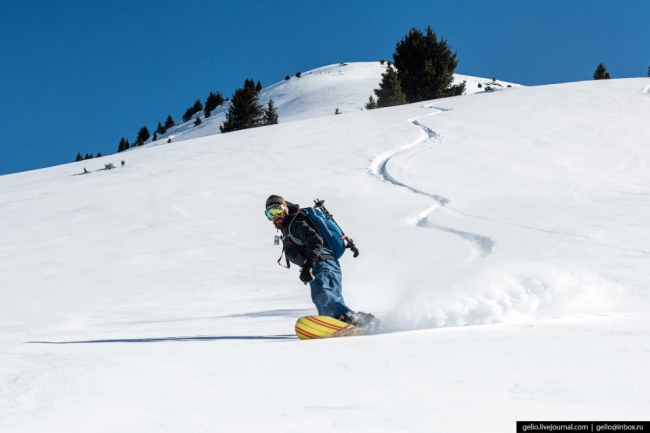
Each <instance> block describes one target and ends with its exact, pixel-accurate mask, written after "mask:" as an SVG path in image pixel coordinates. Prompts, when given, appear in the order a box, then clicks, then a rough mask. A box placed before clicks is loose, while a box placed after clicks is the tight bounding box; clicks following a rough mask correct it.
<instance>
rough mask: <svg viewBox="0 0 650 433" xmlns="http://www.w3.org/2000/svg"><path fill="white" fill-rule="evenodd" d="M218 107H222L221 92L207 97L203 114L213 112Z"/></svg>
mask: <svg viewBox="0 0 650 433" xmlns="http://www.w3.org/2000/svg"><path fill="white" fill-rule="evenodd" d="M220 105H223V95H222V94H221V92H217V93H212V92H210V96H208V99H206V101H205V112H206V113H207V112H208V111H214V109H215V108H217V107H218V106H220ZM206 117H208V116H206Z"/></svg>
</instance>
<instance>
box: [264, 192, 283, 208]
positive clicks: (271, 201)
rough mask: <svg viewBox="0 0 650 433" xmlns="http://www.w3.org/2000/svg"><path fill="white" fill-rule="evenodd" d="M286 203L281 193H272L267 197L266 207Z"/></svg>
mask: <svg viewBox="0 0 650 433" xmlns="http://www.w3.org/2000/svg"><path fill="white" fill-rule="evenodd" d="M282 203H284V199H283V198H282V197H280V196H279V195H272V196H269V198H267V199H266V207H267V208H268V207H269V206H271V205H278V204H282Z"/></svg>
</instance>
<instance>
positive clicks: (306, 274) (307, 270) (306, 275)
mask: <svg viewBox="0 0 650 433" xmlns="http://www.w3.org/2000/svg"><path fill="white" fill-rule="evenodd" d="M311 270H312V265H310V264H308V263H306V264H305V266H303V267H302V270H301V271H300V281H302V282H303V283H305V285H307V283H309V282H310V281H314V280H315V279H316V277H314V274H312V273H311Z"/></svg>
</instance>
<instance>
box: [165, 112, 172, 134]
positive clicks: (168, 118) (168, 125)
mask: <svg viewBox="0 0 650 433" xmlns="http://www.w3.org/2000/svg"><path fill="white" fill-rule="evenodd" d="M172 126H174V119H172V115H171V114H170V115H169V116H167V120H165V131H167V130H168V129H169V128H171V127H172Z"/></svg>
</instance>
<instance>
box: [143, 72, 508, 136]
mask: <svg viewBox="0 0 650 433" xmlns="http://www.w3.org/2000/svg"><path fill="white" fill-rule="evenodd" d="M387 67H388V66H387V65H386V64H384V65H381V64H380V63H379V62H351V63H339V64H335V65H329V66H324V67H322V68H317V69H313V70H311V71H307V72H304V73H302V74H301V77H300V78H298V77H295V76H293V77H291V78H290V79H289V80H284V81H280V82H279V83H275V84H273V85H271V86H268V87H266V88H264V89H262V91H261V92H260V103H262V104H265V105H266V104H267V103H268V101H269V100H270V99H273V102H274V104H275V106H276V107H277V111H278V115H279V116H280V123H287V122H293V121H296V120H305V119H311V118H314V117H321V116H333V115H334V112H335V111H336V109H337V108H338V109H339V111H340V112H341V113H350V112H355V111H362V110H364V107H365V104H366V103H367V102H368V98H369V97H370V96H371V95H372V96H373V98H375V99H377V98H376V96H375V93H374V92H373V90H374V89H377V88H379V83H380V82H381V79H382V77H381V74H383V73H384V72H386V68H387ZM463 81H465V82H466V93H467V94H473V93H479V92H483V93H484V92H485V88H486V86H489V85H491V86H490V87H491V88H492V89H494V90H495V91H499V90H504V89H507V88H508V86H510V87H520V86H519V85H518V84H513V83H508V82H505V81H501V80H496V81H494V79H493V78H491V79H487V78H480V77H472V76H469V75H459V74H455V75H454V83H461V82H463ZM479 84H481V87H478V85H479ZM229 106H230V103H229V102H226V103H225V104H224V105H222V106H221V107H218V108H217V109H216V110H214V111H213V112H212V113H211V116H210V117H208V118H205V115H204V113H203V112H200V113H198V114H195V115H194V116H192V118H191V119H190V120H188V121H187V122H182V123H179V124H178V125H176V126H175V127H173V128H170V129H169V130H168V131H167V132H166V133H165V134H163V135H161V136H160V137H159V139H158V140H157V141H156V142H154V143H153V145H158V144H162V143H166V142H167V140H168V139H171V140H172V141H180V140H189V139H191V138H199V137H205V136H208V135H214V134H218V133H219V126H221V125H222V124H223V122H224V120H225V119H226V112H227V111H228V108H229ZM197 116H199V117H201V121H202V122H203V123H202V124H201V125H198V126H195V125H194V122H195V120H196V117H197ZM146 145H147V146H150V145H152V142H151V139H150V140H149V141H147V143H146Z"/></svg>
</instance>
